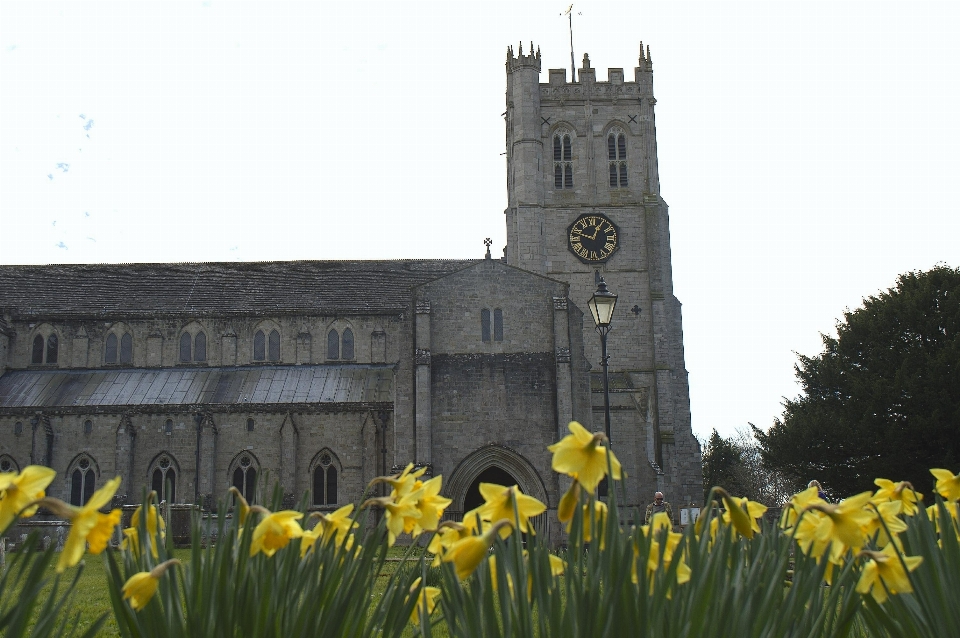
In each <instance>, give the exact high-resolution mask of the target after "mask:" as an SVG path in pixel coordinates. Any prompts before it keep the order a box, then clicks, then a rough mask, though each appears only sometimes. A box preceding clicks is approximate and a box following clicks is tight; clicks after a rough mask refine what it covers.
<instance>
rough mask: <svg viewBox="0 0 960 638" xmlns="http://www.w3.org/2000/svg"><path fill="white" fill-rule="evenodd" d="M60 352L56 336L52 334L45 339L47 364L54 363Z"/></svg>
mask: <svg viewBox="0 0 960 638" xmlns="http://www.w3.org/2000/svg"><path fill="white" fill-rule="evenodd" d="M59 351H60V340H59V339H57V335H55V334H52V335H50V336H49V337H47V363H56V362H57V356H58V354H59Z"/></svg>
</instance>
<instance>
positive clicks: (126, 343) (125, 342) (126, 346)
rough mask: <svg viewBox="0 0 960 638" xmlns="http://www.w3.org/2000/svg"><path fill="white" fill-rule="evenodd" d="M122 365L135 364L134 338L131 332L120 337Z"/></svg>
mask: <svg viewBox="0 0 960 638" xmlns="http://www.w3.org/2000/svg"><path fill="white" fill-rule="evenodd" d="M120 363H133V337H131V336H130V333H129V332H125V333H123V336H122V337H120Z"/></svg>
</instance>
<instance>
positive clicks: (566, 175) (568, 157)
mask: <svg viewBox="0 0 960 638" xmlns="http://www.w3.org/2000/svg"><path fill="white" fill-rule="evenodd" d="M553 186H554V188H560V189H563V188H573V145H572V143H571V139H570V133H568V132H567V131H558V132H557V133H556V134H555V135H554V136H553Z"/></svg>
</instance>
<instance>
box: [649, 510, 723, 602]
mask: <svg viewBox="0 0 960 638" xmlns="http://www.w3.org/2000/svg"><path fill="white" fill-rule="evenodd" d="M663 516H664V517H665V518H666V514H663ZM715 520H716V519H715ZM640 529H641V531H642V532H643V534H644V535H645V536H648V537H649V538H650V545H649V549H648V550H647V557H646V561H645V562H646V572H647V582H648V583H649V593H651V594H652V593H653V588H654V575H655V574H656V573H657V572H658V571H663V572H666V571H667V570H668V569H669V568H670V565H671V563H672V562H673V561H674V560H677V569H676V572H675V574H676V582H677V584H678V585H682V584H684V583H686V582H688V581H689V580H690V576H691V574H692V573H693V572H692V570H691V569H690V566H689V565H687V564H686V562H685V561H684V560H683V556H682V555H680V556H677V548H678V547H679V546H680V541H681V540H683V534H678V533H676V532H673V531H671V530H670V525H669V523H668V524H667V525H666V526H665V525H664V524H663V521H657V520H656V515H655V516H654V520H652V521H651V522H650V525H644V526H643V527H641V528H640ZM639 541H640V539H639V538H638V539H637V540H636V541H635V542H634V545H633V555H634V561H633V566H632V569H631V580H632V581H633V582H634V583H639V574H638V572H637V564H638V562H639V560H638V559H639V558H640V542H639ZM667 597H668V598H669V597H670V592H669V589H668V591H667Z"/></svg>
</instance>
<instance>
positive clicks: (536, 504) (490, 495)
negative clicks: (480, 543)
mask: <svg viewBox="0 0 960 638" xmlns="http://www.w3.org/2000/svg"><path fill="white" fill-rule="evenodd" d="M480 495H481V496H483V499H484V501H486V502H485V503H484V505H483V506H482V509H481V512H482V518H483V520H485V521H490V522H491V523H496V522H497V521H500V520H508V521H510V522H511V523H512V524H513V526H514V527H516V528H517V529H519V530H520V531H521V532H523V533H525V534H526V533H530V534H533V533H534V531H533V527H532V526H531V525H529V520H530V518H531V517H533V516H537V515H538V514H542V513H543V512H544V511H545V510H546V509H547V506H546V505H544V504H543V503H541V502H540V501H538V500H537V499H535V498H533V497H532V496H527V495H526V494H524V493H523V492H521V491H520V488H519V487H518V486H516V485H512V486H510V487H505V486H503V485H497V484H496V483H481V484H480ZM514 508H516V516H514Z"/></svg>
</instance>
